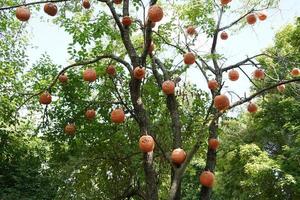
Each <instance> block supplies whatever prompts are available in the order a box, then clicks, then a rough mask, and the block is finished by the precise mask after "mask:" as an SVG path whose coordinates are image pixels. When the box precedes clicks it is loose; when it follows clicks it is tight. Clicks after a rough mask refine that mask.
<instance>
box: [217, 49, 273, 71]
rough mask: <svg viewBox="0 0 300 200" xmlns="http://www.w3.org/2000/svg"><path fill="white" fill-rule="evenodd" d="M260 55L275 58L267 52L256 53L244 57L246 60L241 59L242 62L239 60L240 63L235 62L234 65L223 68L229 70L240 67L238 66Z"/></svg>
mask: <svg viewBox="0 0 300 200" xmlns="http://www.w3.org/2000/svg"><path fill="white" fill-rule="evenodd" d="M260 56H266V57H270V58H274V57H273V56H271V55H268V54H266V53H261V54H257V55H255V56H252V57H249V58H246V59H244V60H242V61H240V62H238V63H236V64H234V65H229V66H228V67H224V68H222V72H226V71H228V70H231V69H234V68H238V67H240V66H241V65H244V64H245V63H247V62H250V61H251V60H252V59H254V58H257V57H260Z"/></svg>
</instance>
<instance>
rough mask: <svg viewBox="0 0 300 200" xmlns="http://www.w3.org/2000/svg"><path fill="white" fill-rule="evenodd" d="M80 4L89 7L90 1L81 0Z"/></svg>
mask: <svg viewBox="0 0 300 200" xmlns="http://www.w3.org/2000/svg"><path fill="white" fill-rule="evenodd" d="M82 6H83V7H84V8H85V9H90V7H91V3H90V1H89V0H83V1H82Z"/></svg>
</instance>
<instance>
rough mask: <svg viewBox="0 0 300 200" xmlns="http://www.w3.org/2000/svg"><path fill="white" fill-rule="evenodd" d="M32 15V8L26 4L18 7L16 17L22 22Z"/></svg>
mask: <svg viewBox="0 0 300 200" xmlns="http://www.w3.org/2000/svg"><path fill="white" fill-rule="evenodd" d="M30 15H31V13H30V10H29V9H28V8H27V7H25V6H21V7H18V8H17V9H16V17H17V19H18V20H20V21H22V22H25V21H28V20H29V18H30Z"/></svg>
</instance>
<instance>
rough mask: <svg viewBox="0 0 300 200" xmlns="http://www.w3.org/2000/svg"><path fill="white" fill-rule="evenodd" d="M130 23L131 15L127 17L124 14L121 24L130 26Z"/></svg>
mask: <svg viewBox="0 0 300 200" xmlns="http://www.w3.org/2000/svg"><path fill="white" fill-rule="evenodd" d="M131 23H132V20H131V17H129V16H124V17H123V18H122V24H123V25H124V26H130V25H131Z"/></svg>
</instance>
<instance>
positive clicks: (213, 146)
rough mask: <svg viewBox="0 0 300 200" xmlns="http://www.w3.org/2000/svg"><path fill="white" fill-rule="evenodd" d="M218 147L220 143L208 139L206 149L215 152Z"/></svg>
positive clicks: (214, 139)
mask: <svg viewBox="0 0 300 200" xmlns="http://www.w3.org/2000/svg"><path fill="white" fill-rule="evenodd" d="M219 145H220V142H219V140H218V139H216V138H210V139H209V140H208V147H209V148H210V149H212V150H216V149H217V148H218V147H219Z"/></svg>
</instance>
